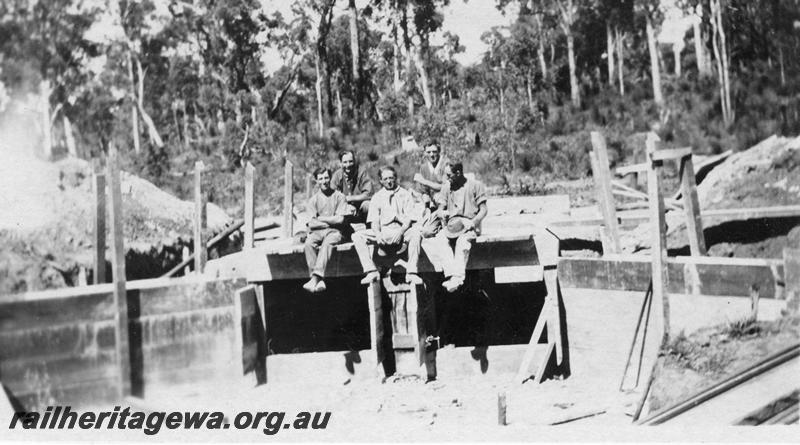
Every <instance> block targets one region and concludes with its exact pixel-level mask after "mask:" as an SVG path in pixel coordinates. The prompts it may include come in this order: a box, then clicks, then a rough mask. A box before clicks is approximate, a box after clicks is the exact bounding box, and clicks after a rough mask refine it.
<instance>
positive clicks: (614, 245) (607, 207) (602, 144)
mask: <svg viewBox="0 0 800 445" xmlns="http://www.w3.org/2000/svg"><path fill="white" fill-rule="evenodd" d="M591 138H592V149H593V154H594V156H595V157H594V159H593V161H592V164H593V165H592V173H593V175H594V181H595V187H596V189H597V201H598V205H599V206H600V211H601V212H602V213H603V219H604V221H605V230H606V233H607V235H608V238H609V241H610V245H609V246H608V247H610V251H608V252H605V250H606V249H605V246H604V248H603V250H604V253H620V252H621V251H622V248H621V247H620V243H619V226H618V225H617V211H616V209H615V206H614V195H613V193H612V191H611V172H610V171H609V169H608V150H607V149H606V139H605V138H604V137H603V134H602V133H600V132H599V131H593V132H591Z"/></svg>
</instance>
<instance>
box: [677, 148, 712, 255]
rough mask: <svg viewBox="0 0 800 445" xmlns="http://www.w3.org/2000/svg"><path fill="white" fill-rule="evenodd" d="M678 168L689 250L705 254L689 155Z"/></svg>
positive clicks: (704, 240) (698, 205)
mask: <svg viewBox="0 0 800 445" xmlns="http://www.w3.org/2000/svg"><path fill="white" fill-rule="evenodd" d="M680 170H681V171H680V176H681V192H682V194H683V210H684V212H686V225H687V229H688V230H687V233H688V235H689V250H690V251H691V252H692V255H695V256H705V255H706V254H707V251H706V238H705V235H703V221H702V219H701V217H700V201H699V199H698V198H697V184H696V183H695V174H694V164H693V163H692V158H691V156H687V157H685V158H683V159H682V160H681V167H680Z"/></svg>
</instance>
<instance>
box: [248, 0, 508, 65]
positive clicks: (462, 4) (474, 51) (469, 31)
mask: <svg viewBox="0 0 800 445" xmlns="http://www.w3.org/2000/svg"><path fill="white" fill-rule="evenodd" d="M366 4H367V0H356V7H357V8H359V9H361V8H363V7H364V6H365V5H366ZM262 5H263V7H264V9H265V10H266V11H268V12H270V11H276V10H277V11H280V13H281V14H282V15H283V16H284V18H285V19H286V20H290V17H291V15H292V12H291V2H288V1H284V0H262ZM346 8H347V2H344V1H339V2H337V6H336V10H335V14H337V15H339V14H345V13H346V12H347V10H346ZM507 9H509V10H512V9H513V8H510V7H509V8H507ZM442 13H443V14H444V24H443V29H442V31H441V32H439V33H438V34H437V35H436V36H434V37H433V43H434V44H436V43H439V42H437V38H441V36H442V34H444V32H445V31H449V32H450V33H451V34H455V35H457V36H458V37H459V41H460V43H461V45H463V46H464V47H465V51H464V52H463V53H461V54H458V55H456V57H455V58H456V60H457V61H458V62H459V63H461V64H463V65H471V64H474V63H477V62H479V61H480V59H481V57H482V56H483V53H484V52H485V51H486V49H487V47H486V45H485V44H484V43H483V42H481V34H483V33H484V32H486V31H488V30H489V29H490V28H491V27H493V26H498V25H500V26H505V25H510V24H511V22H512V21H513V20H514V18H516V12H511V13H509V14H507V15H505V16H504V15H503V14H502V13H501V12H500V11H498V10H497V8H496V7H495V0H468V1H464V0H451V1H450V4H449V5H448V6H447V7H445V8H443V9H442ZM263 60H264V62H265V63H266V64H267V67H268V69H269V70H270V71H273V70H276V69H278V68H279V67H280V66H281V65H282V63H281V60H280V57H279V56H278V54H277V52H275V51H267V53H266V54H265V57H264V59H263Z"/></svg>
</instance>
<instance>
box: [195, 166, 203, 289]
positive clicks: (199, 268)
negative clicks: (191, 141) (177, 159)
mask: <svg viewBox="0 0 800 445" xmlns="http://www.w3.org/2000/svg"><path fill="white" fill-rule="evenodd" d="M204 169H205V165H204V164H203V161H197V162H195V164H194V270H195V272H196V273H198V274H202V273H203V269H205V266H206V246H205V243H204V242H203V229H205V228H206V195H205V193H204V192H203V170H204Z"/></svg>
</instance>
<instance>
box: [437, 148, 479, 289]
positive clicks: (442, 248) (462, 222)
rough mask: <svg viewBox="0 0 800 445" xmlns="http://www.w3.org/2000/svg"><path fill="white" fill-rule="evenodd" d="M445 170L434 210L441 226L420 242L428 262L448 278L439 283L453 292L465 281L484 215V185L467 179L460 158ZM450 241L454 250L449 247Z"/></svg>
mask: <svg viewBox="0 0 800 445" xmlns="http://www.w3.org/2000/svg"><path fill="white" fill-rule="evenodd" d="M445 173H446V176H447V182H445V184H444V186H443V187H442V191H441V204H440V206H439V210H438V211H437V213H438V216H439V217H440V218H441V219H442V221H443V222H444V227H443V229H442V230H441V231H440V232H439V233H438V234H437V235H436V236H434V237H433V238H427V239H425V240H424V241H423V245H424V248H425V253H427V254H428V258H429V259H430V260H431V262H432V263H434V264H438V265H440V266H441V267H442V269H444V275H445V277H447V278H448V279H447V280H446V281H445V282H444V283H442V286H444V288H445V289H447V291H448V292H455V291H456V289H458V288H459V287H461V285H462V284H464V279H465V277H466V268H467V261H468V260H469V252H470V250H471V249H472V243H473V242H474V241H475V239H476V238H477V237H478V235H480V233H481V222H482V221H483V218H484V217H486V188H485V187H484V185H483V184H482V183H480V182H479V181H477V180H472V179H467V178H466V177H465V176H464V167H463V166H462V165H461V163H460V162H458V163H454V164H448V165H447V166H445ZM453 243H454V244H455V252H454V251H453V250H452V249H451V248H450V246H451V244H453Z"/></svg>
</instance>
